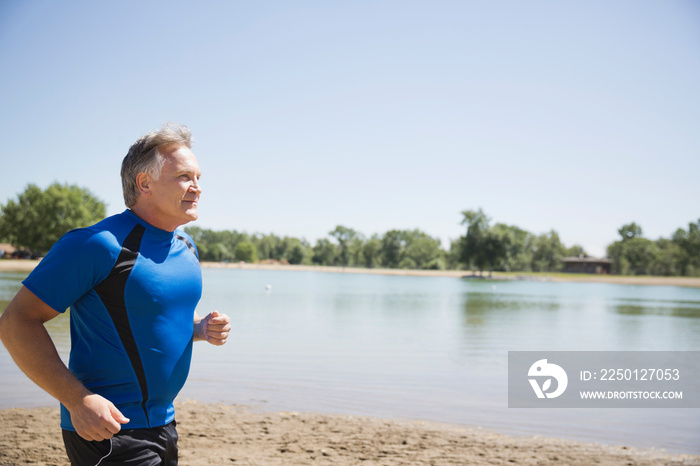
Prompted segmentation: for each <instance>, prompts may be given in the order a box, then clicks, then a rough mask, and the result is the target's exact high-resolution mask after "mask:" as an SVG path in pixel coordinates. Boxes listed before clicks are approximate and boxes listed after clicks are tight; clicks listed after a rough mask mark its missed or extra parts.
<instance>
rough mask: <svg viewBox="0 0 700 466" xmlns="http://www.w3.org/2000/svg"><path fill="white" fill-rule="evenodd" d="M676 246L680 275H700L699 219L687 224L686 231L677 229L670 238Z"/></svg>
mask: <svg viewBox="0 0 700 466" xmlns="http://www.w3.org/2000/svg"><path fill="white" fill-rule="evenodd" d="M671 240H672V241H673V243H674V244H675V245H676V246H678V253H677V254H678V256H677V262H678V269H679V272H680V273H681V274H682V275H689V276H695V275H700V219H699V220H698V221H697V222H695V223H689V224H688V230H687V231H686V230H684V229H682V228H679V229H678V230H676V232H675V233H674V234H673V236H672V237H671Z"/></svg>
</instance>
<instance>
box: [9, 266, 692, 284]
mask: <svg viewBox="0 0 700 466" xmlns="http://www.w3.org/2000/svg"><path fill="white" fill-rule="evenodd" d="M38 263H39V261H37V260H11V259H5V260H0V272H27V273H29V272H31V271H32V270H33V269H34V267H36V264H38ZM202 267H205V268H228V269H244V270H283V271H302V272H310V271H312V272H331V273H361V274H369V275H400V276H415V277H475V276H474V275H473V274H472V272H471V271H468V270H411V269H367V268H363V267H331V266H321V265H285V264H246V263H222V262H202ZM475 278H477V277H475ZM478 278H482V277H478ZM490 278H491V279H492V280H536V281H551V282H588V283H616V284H624V285H666V286H688V287H693V288H700V277H649V276H644V277H634V276H620V275H589V274H562V273H557V274H553V275H547V274H541V273H540V274H527V273H523V274H522V275H517V274H515V275H514V274H503V273H498V272H494V273H493V276H492V277H490Z"/></svg>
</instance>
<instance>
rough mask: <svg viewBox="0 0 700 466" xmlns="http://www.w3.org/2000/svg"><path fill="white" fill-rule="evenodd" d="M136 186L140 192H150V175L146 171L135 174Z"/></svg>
mask: <svg viewBox="0 0 700 466" xmlns="http://www.w3.org/2000/svg"><path fill="white" fill-rule="evenodd" d="M136 187H137V188H138V189H139V192H140V193H141V194H146V195H148V194H151V177H150V176H148V174H147V173H144V172H141V173H139V174H138V175H136Z"/></svg>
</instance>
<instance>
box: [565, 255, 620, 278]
mask: <svg viewBox="0 0 700 466" xmlns="http://www.w3.org/2000/svg"><path fill="white" fill-rule="evenodd" d="M561 261H562V262H563V263H564V272H566V273H598V274H608V273H610V266H611V265H612V261H611V260H610V259H598V258H597V257H590V256H579V257H565V258H563V259H562V260H561Z"/></svg>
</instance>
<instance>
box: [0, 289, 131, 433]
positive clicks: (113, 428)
mask: <svg viewBox="0 0 700 466" xmlns="http://www.w3.org/2000/svg"><path fill="white" fill-rule="evenodd" d="M58 315H59V313H58V312H56V311H55V310H53V309H52V308H51V307H49V306H48V305H47V304H46V303H44V302H43V301H42V300H41V299H39V298H38V297H37V296H36V295H35V294H34V293H32V292H31V291H29V289H27V288H26V287H24V286H23V287H22V288H21V289H20V290H19V292H18V293H17V295H15V297H14V299H13V300H12V301H11V302H10V304H9V305H8V306H7V309H5V312H3V313H2V315H0V339H2V342H3V343H4V344H5V347H6V348H7V351H8V352H9V353H10V355H11V356H12V359H14V361H15V363H16V364H17V366H19V368H20V369H22V371H24V373H25V374H27V376H28V377H29V378H30V379H32V381H34V383H36V384H37V385H38V386H39V387H41V388H42V389H44V390H45V391H46V392H47V393H48V394H50V395H51V396H53V397H54V398H56V399H57V400H58V401H60V402H61V403H62V404H63V405H64V406H65V407H66V408H67V409H68V411H69V412H70V414H71V422H72V423H73V427H75V430H76V432H78V434H79V435H80V436H81V437H83V438H85V439H86V440H104V439H107V438H111V437H112V435H114V434H116V433H117V432H119V430H120V429H121V425H120V424H126V423H127V422H129V420H128V419H126V418H125V417H124V416H123V415H122V413H121V412H119V410H118V409H117V408H116V407H115V406H114V405H113V404H112V403H111V402H110V401H108V400H106V399H105V398H103V397H101V396H100V395H96V394H94V393H92V392H90V391H89V390H88V389H87V388H85V386H84V385H83V384H82V383H81V382H80V381H79V380H78V379H77V378H75V376H74V375H73V374H72V373H71V372H70V370H69V369H68V368H67V367H66V365H65V364H64V363H63V361H62V360H61V358H60V356H59V355H58V352H57V351H56V346H55V345H54V343H53V340H51V337H50V336H49V333H48V332H47V331H46V328H45V327H44V323H45V322H47V321H49V320H51V319H53V318H54V317H56V316H58Z"/></svg>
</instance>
